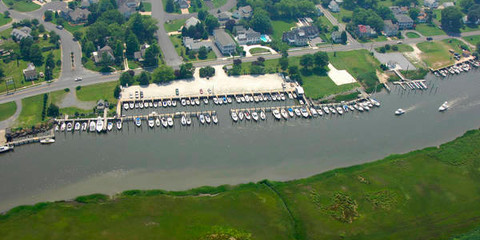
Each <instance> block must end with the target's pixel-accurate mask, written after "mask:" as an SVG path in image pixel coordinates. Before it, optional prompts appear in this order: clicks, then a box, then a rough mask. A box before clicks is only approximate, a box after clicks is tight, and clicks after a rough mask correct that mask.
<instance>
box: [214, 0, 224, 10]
mask: <svg viewBox="0 0 480 240" xmlns="http://www.w3.org/2000/svg"><path fill="white" fill-rule="evenodd" d="M212 2H213V7H215V8H219V7H221V6H223V5H225V4H226V3H227V0H212Z"/></svg>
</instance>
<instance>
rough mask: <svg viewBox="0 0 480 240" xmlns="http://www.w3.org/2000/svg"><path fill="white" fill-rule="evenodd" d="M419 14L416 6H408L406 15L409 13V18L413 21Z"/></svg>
mask: <svg viewBox="0 0 480 240" xmlns="http://www.w3.org/2000/svg"><path fill="white" fill-rule="evenodd" d="M419 14H420V10H419V9H418V8H410V10H408V15H410V18H412V19H413V21H416V20H417V18H418V15H419Z"/></svg>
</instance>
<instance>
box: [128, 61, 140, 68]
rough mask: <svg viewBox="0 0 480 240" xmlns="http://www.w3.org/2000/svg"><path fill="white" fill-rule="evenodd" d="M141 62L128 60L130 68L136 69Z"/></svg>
mask: <svg viewBox="0 0 480 240" xmlns="http://www.w3.org/2000/svg"><path fill="white" fill-rule="evenodd" d="M139 67H140V64H139V63H138V62H136V61H134V60H128V68H130V69H136V68H139Z"/></svg>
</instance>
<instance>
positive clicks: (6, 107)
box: [0, 102, 17, 121]
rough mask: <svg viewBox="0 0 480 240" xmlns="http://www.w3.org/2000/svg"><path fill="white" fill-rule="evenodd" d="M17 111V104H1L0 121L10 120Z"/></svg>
mask: <svg viewBox="0 0 480 240" xmlns="http://www.w3.org/2000/svg"><path fill="white" fill-rule="evenodd" d="M15 111H17V104H16V103H15V102H8V103H2V104H0V121H3V120H5V119H8V118H9V117H11V116H13V114H15Z"/></svg>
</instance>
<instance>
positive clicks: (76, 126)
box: [74, 122, 81, 131]
mask: <svg viewBox="0 0 480 240" xmlns="http://www.w3.org/2000/svg"><path fill="white" fill-rule="evenodd" d="M80 126H81V125H80V123H79V122H76V123H75V128H74V129H75V131H80Z"/></svg>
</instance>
